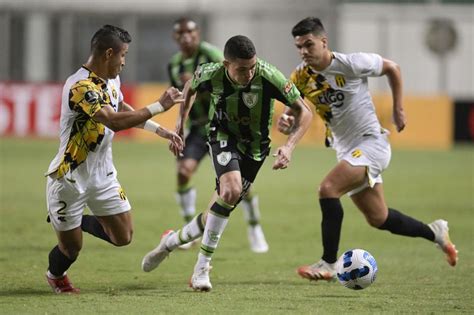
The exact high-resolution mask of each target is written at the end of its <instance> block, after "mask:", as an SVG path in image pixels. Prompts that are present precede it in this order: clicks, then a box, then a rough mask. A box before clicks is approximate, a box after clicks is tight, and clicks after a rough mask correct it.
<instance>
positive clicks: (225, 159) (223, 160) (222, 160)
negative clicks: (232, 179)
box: [217, 152, 232, 166]
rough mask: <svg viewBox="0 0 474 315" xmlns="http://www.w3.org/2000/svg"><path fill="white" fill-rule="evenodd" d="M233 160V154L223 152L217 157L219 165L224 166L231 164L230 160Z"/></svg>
mask: <svg viewBox="0 0 474 315" xmlns="http://www.w3.org/2000/svg"><path fill="white" fill-rule="evenodd" d="M231 158H232V153H230V152H221V153H219V154H218V155H217V163H219V164H220V165H222V166H226V165H227V164H229V162H230V159H231Z"/></svg>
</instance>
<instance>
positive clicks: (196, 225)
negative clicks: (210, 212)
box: [166, 213, 204, 250]
mask: <svg viewBox="0 0 474 315" xmlns="http://www.w3.org/2000/svg"><path fill="white" fill-rule="evenodd" d="M203 232H204V224H203V223H202V213H200V214H198V215H197V216H195V217H194V219H192V220H191V222H189V223H188V224H186V225H185V226H183V227H182V228H181V230H178V231H176V233H174V234H173V235H171V236H170V237H168V239H167V240H166V247H168V248H169V249H171V250H173V249H175V248H176V247H178V246H180V245H183V244H186V243H189V242H191V241H194V240H195V239H197V238H199V237H201V236H202V233H203Z"/></svg>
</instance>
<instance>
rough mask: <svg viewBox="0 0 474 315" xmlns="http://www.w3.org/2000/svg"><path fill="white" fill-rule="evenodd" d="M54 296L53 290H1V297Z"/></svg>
mask: <svg viewBox="0 0 474 315" xmlns="http://www.w3.org/2000/svg"><path fill="white" fill-rule="evenodd" d="M52 294H54V293H53V292H52V291H51V290H46V289H43V290H41V289H32V288H22V289H13V290H0V297H9V296H11V297H16V296H40V295H52Z"/></svg>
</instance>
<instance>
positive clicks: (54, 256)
mask: <svg viewBox="0 0 474 315" xmlns="http://www.w3.org/2000/svg"><path fill="white" fill-rule="evenodd" d="M75 261H76V258H74V259H70V258H69V257H67V256H66V255H64V254H63V252H61V251H60V250H59V247H58V245H56V246H55V247H54V248H53V249H52V250H51V251H50V252H49V266H48V271H49V274H51V275H53V276H54V277H55V278H59V277H61V276H63V275H64V273H65V272H66V270H68V269H69V267H70V266H71V265H72V263H73V262H75Z"/></svg>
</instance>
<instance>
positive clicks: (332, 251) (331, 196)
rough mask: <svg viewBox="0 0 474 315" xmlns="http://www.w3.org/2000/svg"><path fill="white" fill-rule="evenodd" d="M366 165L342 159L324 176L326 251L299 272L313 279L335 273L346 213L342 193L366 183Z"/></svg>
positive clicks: (322, 203) (322, 198) (322, 200)
mask: <svg viewBox="0 0 474 315" xmlns="http://www.w3.org/2000/svg"><path fill="white" fill-rule="evenodd" d="M365 177H366V172H365V167H364V166H353V165H351V164H350V163H349V162H347V161H345V160H342V161H340V162H339V163H338V164H337V165H336V166H335V167H334V168H333V169H332V170H331V171H330V172H329V174H328V175H327V176H326V177H325V178H324V179H323V181H322V182H321V184H320V186H319V190H318V195H319V205H320V207H321V214H322V220H321V234H322V242H323V255H322V257H321V260H319V261H318V262H316V263H315V264H313V265H307V266H302V267H300V268H298V270H297V272H298V274H299V275H300V276H302V277H303V278H306V279H309V280H332V279H333V278H334V275H335V263H336V261H337V251H338V248H339V240H340V235H341V226H342V218H343V215H344V212H343V209H342V205H341V201H340V199H339V198H340V197H341V196H342V195H343V194H345V193H347V192H348V191H350V190H352V189H354V188H356V187H358V186H360V185H361V184H362V183H364V180H365Z"/></svg>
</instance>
